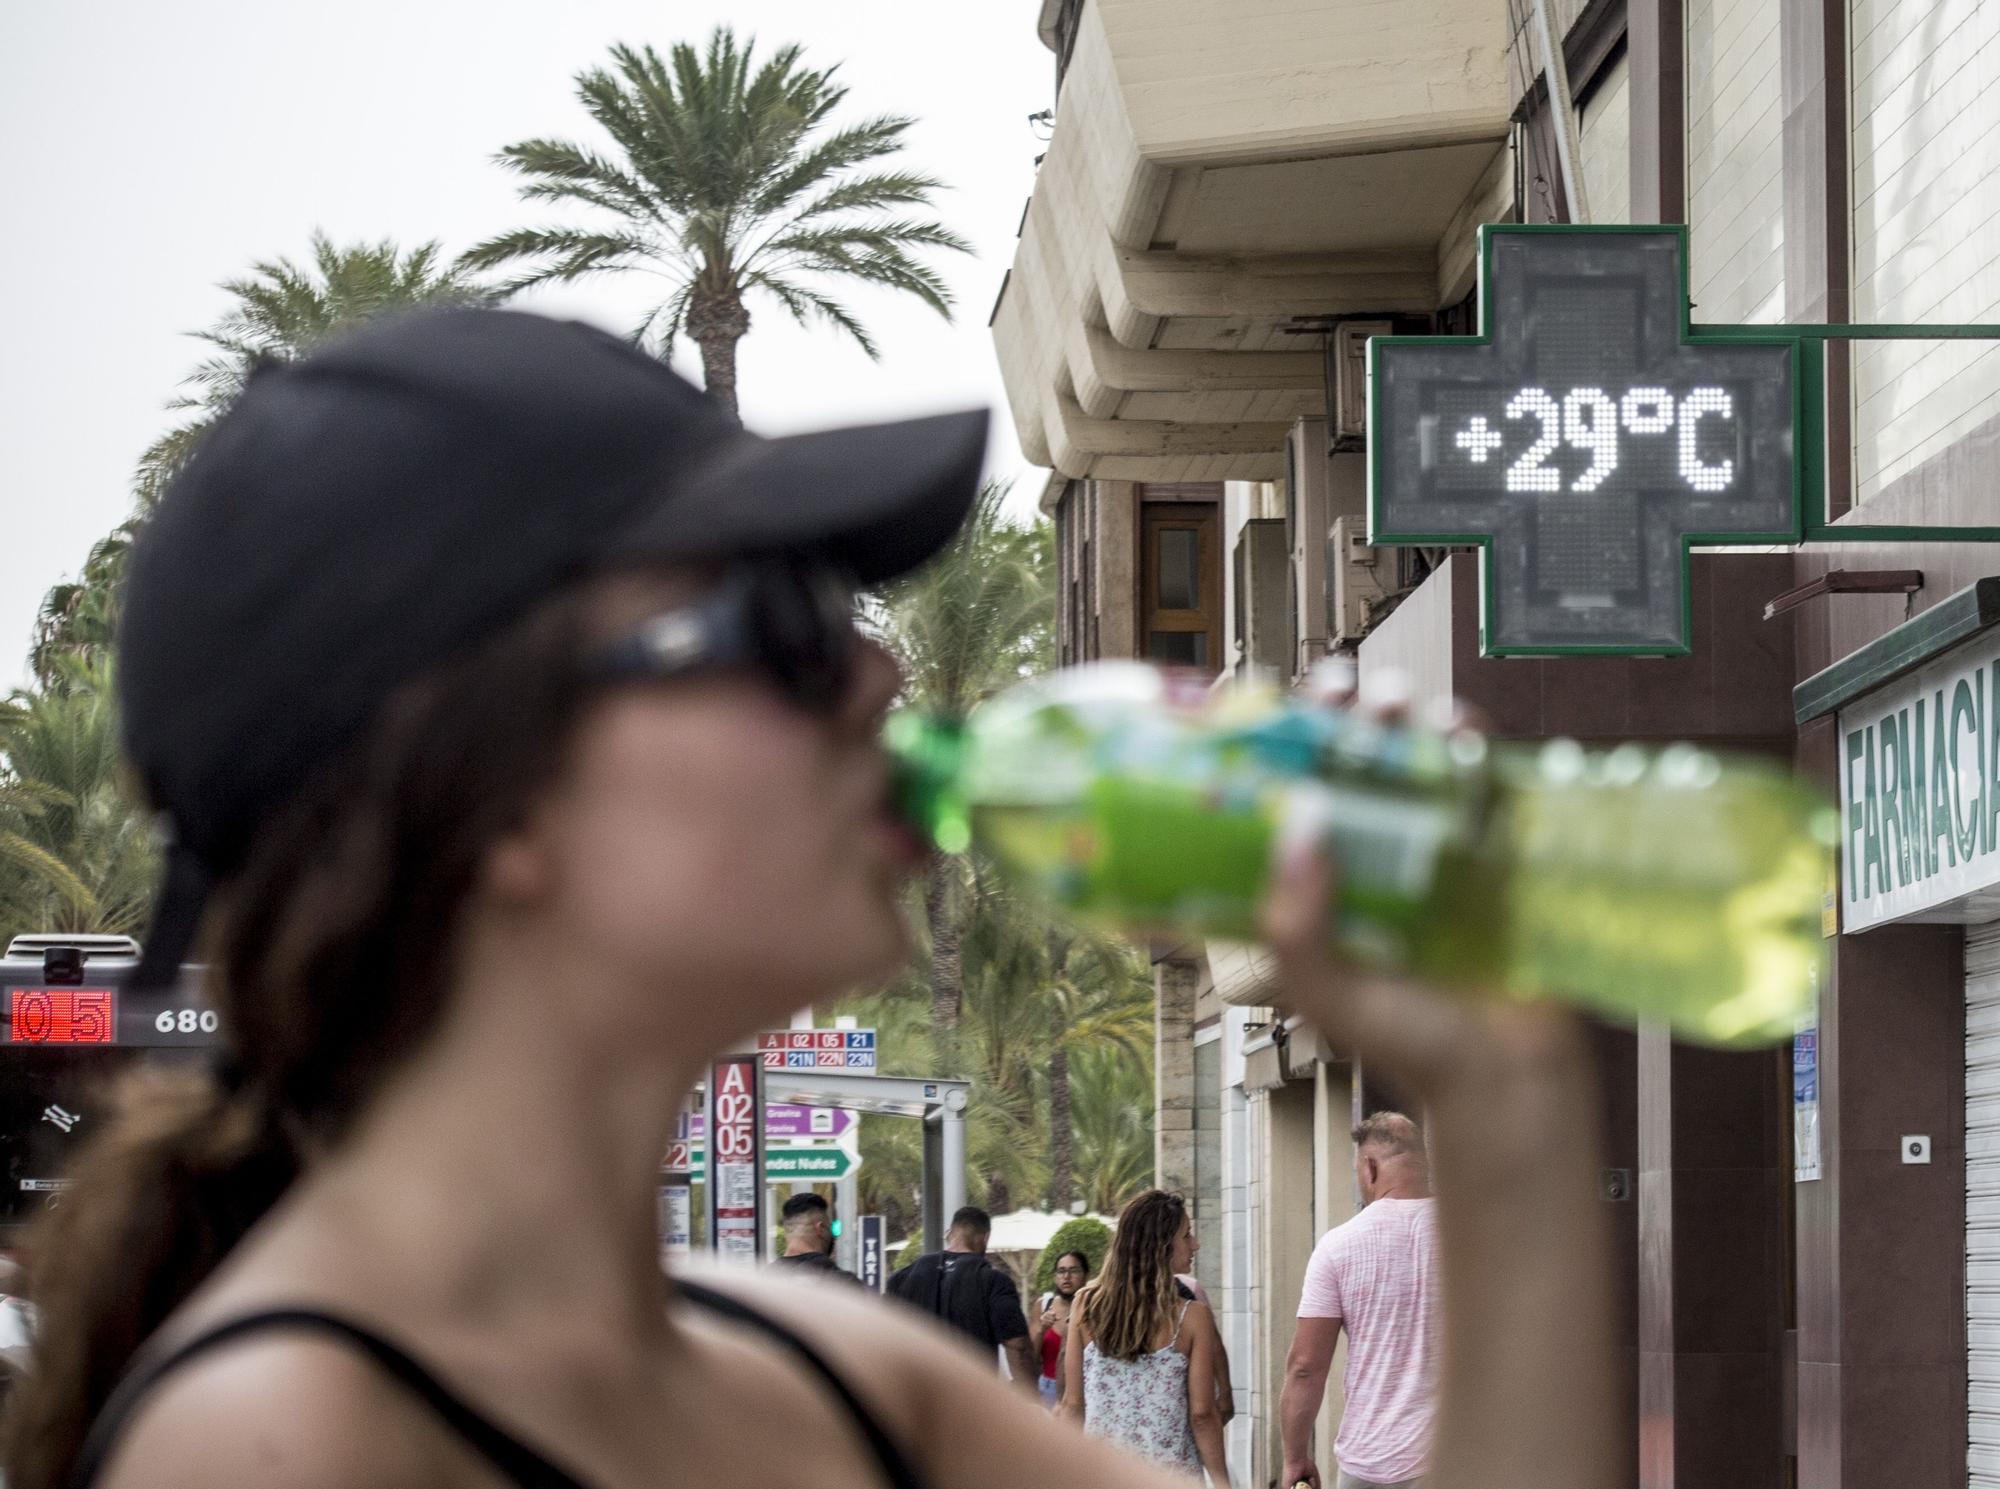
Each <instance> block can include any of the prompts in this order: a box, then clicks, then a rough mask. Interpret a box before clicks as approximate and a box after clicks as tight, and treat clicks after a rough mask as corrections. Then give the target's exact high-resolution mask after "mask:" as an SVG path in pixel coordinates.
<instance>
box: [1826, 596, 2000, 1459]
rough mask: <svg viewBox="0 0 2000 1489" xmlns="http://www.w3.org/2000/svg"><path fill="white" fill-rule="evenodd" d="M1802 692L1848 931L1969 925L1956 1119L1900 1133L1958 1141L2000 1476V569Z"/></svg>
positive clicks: (1973, 1405) (1976, 1409) (1976, 1447)
mask: <svg viewBox="0 0 2000 1489" xmlns="http://www.w3.org/2000/svg"><path fill="white" fill-rule="evenodd" d="M1799 695H1800V698H1799V701H1800V705H1801V706H1800V713H1801V716H1802V719H1801V721H1802V722H1804V716H1805V715H1806V714H1807V712H1808V710H1809V709H1811V708H1814V707H1818V708H1820V709H1823V710H1824V714H1823V716H1825V715H1830V716H1831V717H1832V718H1833V719H1834V720H1835V721H1836V725H1835V736H1834V741H1833V748H1834V753H1835V764H1836V771H1837V777H1838V781H1839V792H1840V814H1841V824H1840V826H1841V882H1840V885H1839V889H1838V896H1839V906H1838V916H1839V927H1840V933H1841V936H1842V938H1843V940H1846V939H1848V938H1861V939H1862V940H1864V941H1865V940H1866V939H1867V938H1868V937H1870V936H1871V935H1874V936H1879V935H1881V933H1882V932H1883V931H1884V930H1885V928H1888V927H1891V926H1897V925H1900V926H1920V925H1925V924H1931V925H1943V926H1951V925H1958V926H1963V927H1964V940H1963V973H1962V975H1963V986H1964V1049H1965V1063H1964V1098H1963V1128H1962V1130H1961V1131H1960V1132H1956V1133H1955V1132H1950V1131H1945V1132H1942V1133H1932V1132H1902V1133H1899V1134H1897V1136H1896V1142H1897V1148H1898V1159H1899V1161H1900V1163H1901V1164H1903V1165H1916V1166H1922V1165H1928V1164H1931V1163H1933V1162H1937V1161H1948V1153H1947V1150H1948V1149H1950V1148H1953V1147H1959V1148H1960V1151H1961V1152H1962V1155H1963V1162H1964V1172H1965V1186H1964V1192H1965V1209H1964V1217H1965V1220H1964V1224H1965V1230H1964V1239H1965V1251H1964V1303H1965V1306H1964V1328H1965V1333H1964V1345H1963V1348H1964V1352H1965V1371H1966V1376H1965V1380H1966V1401H1967V1409H1968V1410H1967V1443H1966V1449H1967V1452H1966V1457H1967V1463H1968V1466H1969V1473H1968V1478H1967V1480H1966V1482H1967V1483H1968V1484H1969V1485H1970V1486H1972V1489H1981V1486H2000V580H1996V579H1987V580H1981V581H1980V582H1979V583H1977V584H1974V585H1972V586H1971V587H1969V588H1967V589H1964V590H1961V591H1960V592H1958V593H1957V594H1955V595H1953V596H1952V597H1951V598H1950V599H1948V600H1945V601H1944V602H1942V603H1941V604H1939V605H1937V606H1935V607H1933V608H1932V609H1930V610H1928V611H1926V612H1924V613H1923V614H1922V615H1921V616H1919V617H1917V618H1916V619H1915V620H1912V621H1910V622H1908V623H1906V624H1904V625H1902V626H1900V627H1898V628H1897V629H1895V630H1893V631H1891V632H1889V633H1888V634H1887V635H1884V636H1882V637H1880V638H1879V639H1878V640H1877V641H1875V642H1873V643H1871V644H1870V645H1869V646H1866V647H1863V648H1862V649H1861V650H1860V651H1857V652H1856V653H1854V654H1853V655H1852V656H1850V657H1848V658H1846V659H1845V660H1844V661H1843V662H1841V663H1840V664H1838V665H1837V666H1836V667H1834V668H1831V669H1829V670H1828V671H1827V672H1824V673H1821V674H1820V675H1819V676H1818V677H1815V678H1811V679H1808V680H1807V681H1806V682H1805V683H1804V684H1802V685H1801V686H1800V689H1799ZM1836 701H1837V702H1838V707H1837V708H1828V707H1826V705H1830V704H1833V703H1835V702H1836ZM1922 995H1923V990H1922V988H1921V987H1918V986H1913V987H1911V988H1910V989H1909V990H1908V996H1911V997H1918V996H1922ZM1961 1144H1962V1146H1961Z"/></svg>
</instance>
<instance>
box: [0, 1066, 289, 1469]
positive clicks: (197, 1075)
mask: <svg viewBox="0 0 2000 1489" xmlns="http://www.w3.org/2000/svg"><path fill="white" fill-rule="evenodd" d="M297 1173H298V1162H297V1159H296V1157H295V1155H294V1153H293V1151H292V1149H291V1146H290V1144H289V1143H288V1142H287V1141H286V1140H285V1138H284V1137H283V1135H282V1134H281V1133H280V1131H279V1129H278V1124H277V1122H276V1121H275V1120H274V1119H272V1118H271V1117H269V1116H268V1114H266V1113H265V1112H263V1111H262V1110H260V1108H259V1104H258V1103H257V1102H255V1101H254V1100H252V1099H251V1098H249V1097H248V1096H246V1095H241V1094H231V1093H229V1092H226V1091H224V1089H223V1088H222V1086H221V1085H220V1084H219V1083H218V1082H217V1081H216V1080H215V1078H214V1077H213V1076H211V1075H209V1074H208V1073H207V1072H205V1071H202V1070H190V1069H186V1068H164V1067H158V1066H154V1067H146V1068H141V1069H139V1070H137V1071H135V1072H133V1073H131V1074H130V1075H128V1076H126V1077H125V1078H124V1080H123V1081H122V1082H121V1083H120V1086H119V1089H118V1093H117V1099H116V1102H115V1104H114V1115H113V1117H112V1119H111V1121H110V1123H109V1124H108V1125H107V1126H106V1128H105V1129H104V1130H103V1131H102V1132H100V1134H99V1135H98V1137H97V1138H96V1139H95V1140H94V1141H93V1142H91V1143H89V1144H87V1145H86V1146H85V1148H84V1149H83V1151H82V1152H81V1153H80V1154H79V1155H78V1158H77V1161H76V1162H75V1164H74V1165H72V1167H71V1170H70V1174H69V1179H70V1182H69V1185H68V1187H67V1188H66V1189H65V1190H64V1191H63V1193H62V1196H61V1200H60V1202H59V1203H57V1204H55V1205H52V1206H51V1207H50V1208H49V1209H48V1210H46V1211H45V1212H44V1213H43V1214H42V1216H41V1217H40V1218H39V1219H38V1220H37V1221H36V1223H35V1225H34V1227H33V1228H32V1229H31V1231H30V1233H29V1248H30V1249H29V1263H30V1267H29V1270H30V1278H31V1289H30V1291H31V1296H32V1297H33V1299H34V1301H35V1304H36V1311H37V1313H38V1315H39V1318H40V1326H39V1327H38V1329H37V1339H36V1346H35V1349H34V1353H33V1358H32V1361H31V1364H30V1366H29V1370H28V1373H27V1375H26V1377H25V1378H24V1379H23V1380H22V1381H21V1383H20V1384H19V1386H18V1387H17V1388H16V1389H15V1391H14V1394H13V1397H12V1399H11V1400H10V1402H9V1403H8V1408H9V1409H8V1414H7V1420H6V1423H5V1434H4V1437H5V1457H4V1462H5V1466H6V1483H7V1485H8V1489H63V1486H64V1485H65V1484H66V1482H67V1481H68V1478H69V1475H70V1471H71V1467H72V1465H74V1463H75V1462H76V1458H77V1454H78V1453H79V1452H80V1451H81V1450H82V1447H83V1442H84V1438H85V1437H86V1436H87V1435H88V1433H89V1431H90V1424H91V1423H92V1421H94V1420H95V1419H96V1416H97V1413H98V1412H99V1411H100V1410H101V1409H102V1408H103V1406H104V1402H105V1399H106V1398H107V1397H108V1396H109V1395H110V1394H111V1391H112V1388H113V1387H114V1386H116V1385H117V1383H118V1380H119V1377H120V1376H122V1375H123V1374H124V1372H125V1369H126V1367H127V1366H128V1365H129V1364H130V1363H131V1360H132V1356H133V1354H134V1353H135V1352H136V1351H137V1350H138V1348H139V1346H140V1345H141V1344H142V1343H143V1342H144V1341H145V1340H146V1338H147V1337H148V1336H149V1335H151V1334H152V1332H153V1331H154V1330H155V1329H157V1328H158V1327H159V1326H160V1324H161V1323H163V1322H164V1321H165V1319H166V1317H167V1315H168V1314H170V1313H172V1312H173V1311H174V1309H176V1308H177V1307H179V1306H180V1304H181V1303H182V1302H183V1301H184V1300H185V1299H186V1298H187V1296H188V1295H189V1294H190V1293H192V1292H193V1291H194V1290H195V1289H196V1288H197V1287H199V1286H200V1285H201V1284H202V1282H203V1281H205V1280H206V1279H207V1278H208V1276H209V1274H210V1273H211V1272H213V1271H214V1270H215V1268H216V1266H217V1265H218V1264H219V1263H220V1262H221V1260H222V1258H223V1257H224V1256H226V1255H228V1253H229V1251H230V1249H231V1248H232V1247H234V1246H235V1245H236V1243H237V1242H238V1241H240V1240H241V1239H242V1238H243V1235H244V1233H245V1232H247V1231H248V1230H249V1229H250V1227H251V1226H252V1225H254V1224H255V1223H256V1222H257V1220H258V1219H259V1218H260V1217H261V1216H262V1215H263V1214H264V1213H265V1212H266V1211H267V1210H269V1209H270V1208H271V1206H272V1205H274V1204H275V1203H276V1202H277V1200H278V1197H279V1195H281V1194H283V1193H284V1191H285V1189H286V1188H287V1187H288V1186H289V1185H290V1184H291V1182H292V1180H293V1179H294V1178H295V1177H296V1176H297Z"/></svg>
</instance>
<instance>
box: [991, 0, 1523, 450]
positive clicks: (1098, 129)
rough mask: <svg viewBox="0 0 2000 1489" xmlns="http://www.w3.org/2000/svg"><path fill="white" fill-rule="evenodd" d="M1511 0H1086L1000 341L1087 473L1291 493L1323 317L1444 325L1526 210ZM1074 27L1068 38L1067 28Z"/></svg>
mask: <svg viewBox="0 0 2000 1489" xmlns="http://www.w3.org/2000/svg"><path fill="white" fill-rule="evenodd" d="M1506 19H1507V7H1506V6H1505V5H1504V4H1501V3H1499V0H1227V3H1221V0H1084V3H1083V5H1082V8H1081V11H1080V12H1079V13H1077V14H1076V15H1075V17H1074V20H1075V33H1074V34H1075V40H1074V45H1073V50H1072V52H1071V54H1070V58H1069V63H1068V67H1067V71H1066V73H1065V76H1064V81H1063V87H1062V94H1061V97H1060V99H1059V100H1058V104H1057V110H1056V126H1055V132H1054V136H1053V138H1052V139H1051V140H1050V142H1049V150H1048V154H1047V156H1046V158H1045V159H1044V160H1043V162H1042V167H1041V172H1040V175H1039V176H1038V178H1037V180H1036V184H1035V194H1034V197H1033V198H1032V200H1031V201H1030V203H1029V207H1028V211H1027V215H1026V218H1025V220H1024V222H1023V224H1022V229H1021V238H1020V244H1019V247H1018V248H1017V250H1016V252H1015V256H1014V264H1013V269H1012V272H1011V273H1010V274H1009V275H1008V278H1007V282H1006V284H1005V285H1004V287H1003V288H1002V290H1001V294H1000V300H999V303H998V305H997V306H996V307H995V309H994V318H993V335H994V341H995V343H996V346H997V348H998V351H999V356H1000V364H1001V369H1002V373H1003V375H1004V377H1005V379H1006V383H1007V391H1008V398H1009V401H1010V403H1011V405H1012V408H1013V413H1014V419H1015V424H1016V427H1017V429H1018V432H1019V435H1020V440H1021V447H1022V449H1023V450H1024V451H1025V452H1026V453H1027V455H1028V458H1029V459H1031V460H1033V461H1036V462H1037V463H1040V464H1045V465H1049V466H1051V467H1053V468H1054V469H1055V470H1057V471H1058V472H1060V473H1061V474H1063V475H1066V476H1079V477H1080V476H1092V477H1097V478H1100V479H1107V480H1138V481H1202V480H1224V479H1243V480H1267V479H1271V478H1274V477H1276V476H1279V475H1282V474H1283V467H1284V444H1285V432H1286V430H1287V428H1288V427H1289V426H1290V424H1291V421H1292V420H1293V419H1296V418H1299V417H1301V416H1304V415H1308V414H1315V413H1321V412H1323V411H1324V409H1325V400H1326V392H1325V387H1324V381H1323V378H1324V371H1323V369H1324V360H1323V357H1322V353H1321V341H1320V338H1318V337H1316V336H1311V335H1304V336H1302V335H1297V334H1291V331H1292V330H1293V329H1295V328H1296V327H1297V325H1298V324H1299V322H1300V321H1301V320H1302V319H1306V318H1313V317H1326V316H1336V315H1343V314H1350V313H1352V314H1361V313H1370V312H1376V313H1405V314H1410V313H1415V314H1425V313H1429V312H1431V311H1434V310H1436V309H1437V308H1439V307H1440V306H1443V305H1449V304H1452V303H1455V302H1456V301H1457V300H1459V299H1462V298H1463V297H1464V295H1465V294H1466V292H1467V291H1468V290H1469V289H1470V288H1471V286H1472V275H1473V253H1472V245H1473V234H1474V230H1475V229H1476V227H1477V225H1478V224H1479V223H1480V222H1483V221H1489V220H1496V219H1498V218H1501V217H1504V216H1505V214H1506V213H1507V211H1508V210H1509V209H1510V207H1511V204H1512V202H1513V199H1514V180H1513V164H1512V157H1511V152H1510V151H1509V150H1508V148H1507V143H1506V142H1507V138H1508V129H1509V126H1508V111H1509V107H1510V103H1511V98H1510V89H1509V83H1508V74H1507V53H1506V46H1507V26H1506ZM1049 34H1050V27H1049V26H1048V25H1047V24H1046V23H1045V25H1044V35H1045V36H1047V35H1049Z"/></svg>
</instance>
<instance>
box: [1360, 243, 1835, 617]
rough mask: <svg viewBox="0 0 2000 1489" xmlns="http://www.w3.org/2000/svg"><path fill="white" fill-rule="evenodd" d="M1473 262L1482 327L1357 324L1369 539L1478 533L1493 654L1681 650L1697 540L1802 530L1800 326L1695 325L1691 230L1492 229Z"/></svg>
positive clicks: (1449, 540) (1445, 540) (1443, 540)
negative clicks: (1454, 330) (1474, 330)
mask: <svg viewBox="0 0 2000 1489" xmlns="http://www.w3.org/2000/svg"><path fill="white" fill-rule="evenodd" d="M1480 266H1481V273H1480V290H1479V308H1480V334H1479V335H1477V336H1377V337H1374V338H1372V339H1371V340H1370V341H1369V343H1368V366H1369V382H1370V396H1369V417H1368V446H1369V541H1371V542H1375V543H1416V544H1445V545H1449V544H1460V543H1473V544H1477V545H1479V547H1480V548H1481V549H1482V550H1483V551H1482V555H1481V561H1480V564H1481V566H1480V578H1481V589H1482V604H1481V612H1482V624H1481V639H1482V645H1483V649H1484V651H1485V653H1486V654H1487V655H1489V656H1508V655H1515V656H1521V655H1530V656H1549V655H1561V654H1566V653H1590V652H1608V653H1622V654H1628V655H1629V654H1640V655H1673V654H1680V653H1684V652H1686V651H1687V650H1688V649H1689V640H1690V627H1691V620H1690V615H1689V605H1690V602H1689V587H1688V551H1689V549H1691V548H1693V547H1696V546H1701V545H1708V546H1714V545H1718V544H1757V543H1796V542H1799V541H1800V540H1801V537H1802V535H1803V527H1804V520H1805V519H1804V492H1805V485H1806V475H1807V471H1806V465H1807V462H1806V461H1805V459H1804V458H1803V455H1802V448H1801V447H1802V445H1803V444H1804V443H1805V436H1804V434H1803V433H1802V431H1803V430H1804V429H1805V427H1806V426H1805V421H1804V419H1803V397H1804V382H1805V379H1804V378H1803V377H1802V375H1801V352H1800V349H1799V341H1798V338H1797V336H1796V334H1788V331H1789V329H1790V328H1787V327H1783V326H1773V327H1770V328H1769V334H1768V335H1767V336H1764V337H1762V338H1759V337H1758V336H1757V335H1756V332H1758V331H1760V330H1761V329H1762V328H1750V327H1729V328H1717V329H1726V330H1727V331H1728V332H1729V334H1727V335H1711V334H1695V333H1694V332H1693V331H1691V329H1690V323H1689V318H1688V293H1687V239H1686V230H1685V229H1682V228H1673V227H1667V228H1624V227H1605V228H1576V227H1529V226H1487V227H1484V228H1482V229H1481V230H1480ZM1706 329H1707V328H1704V330H1706ZM1813 427H1814V428H1816V427H1817V425H1814V426H1813Z"/></svg>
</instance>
